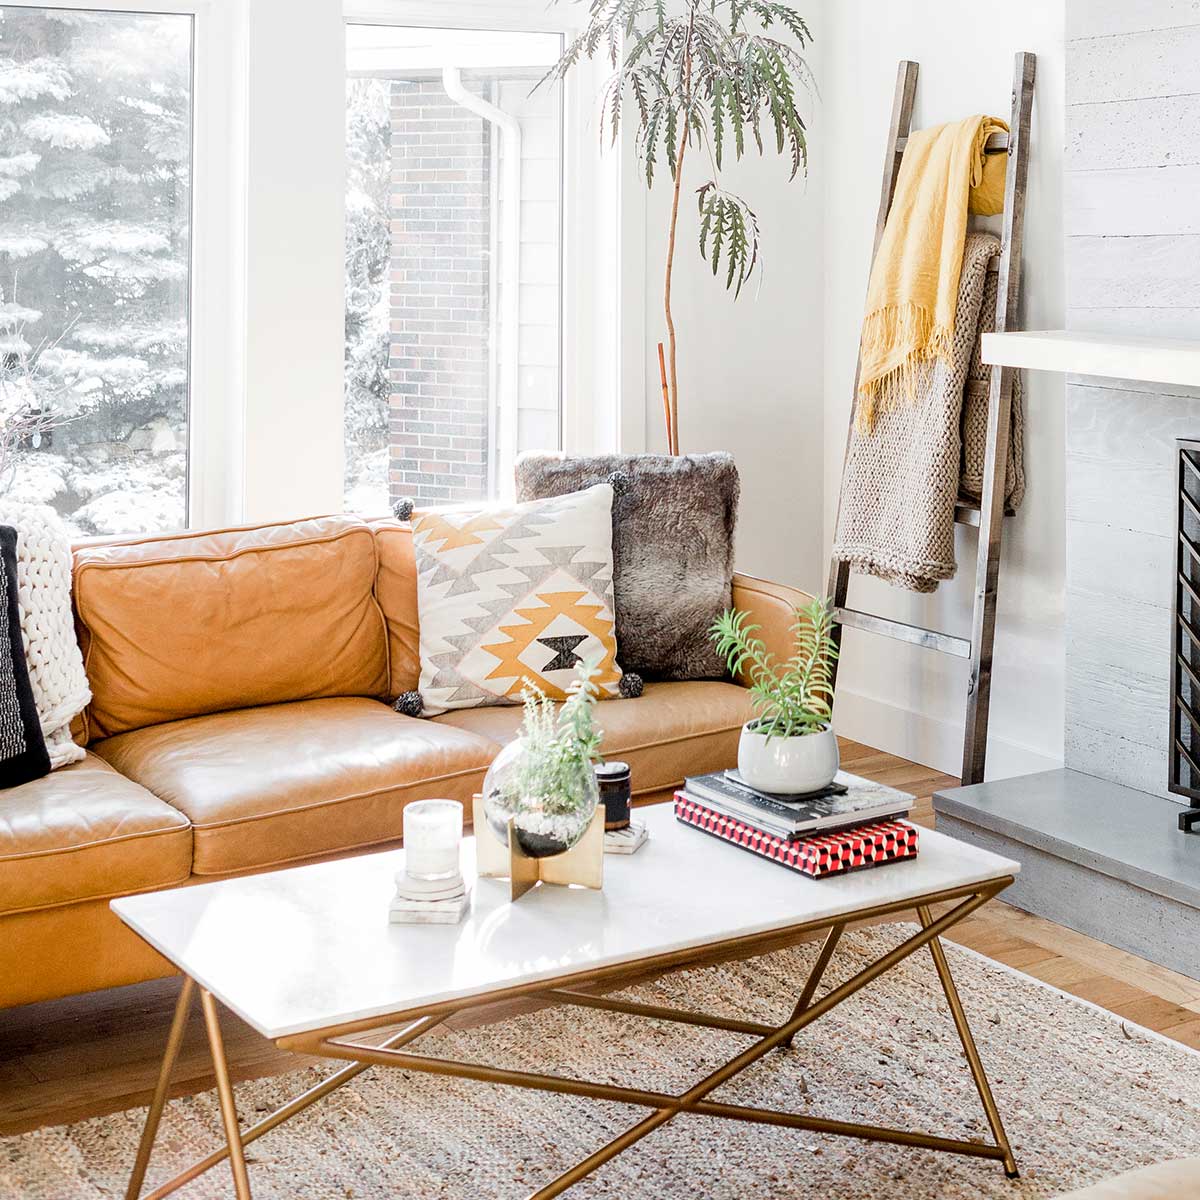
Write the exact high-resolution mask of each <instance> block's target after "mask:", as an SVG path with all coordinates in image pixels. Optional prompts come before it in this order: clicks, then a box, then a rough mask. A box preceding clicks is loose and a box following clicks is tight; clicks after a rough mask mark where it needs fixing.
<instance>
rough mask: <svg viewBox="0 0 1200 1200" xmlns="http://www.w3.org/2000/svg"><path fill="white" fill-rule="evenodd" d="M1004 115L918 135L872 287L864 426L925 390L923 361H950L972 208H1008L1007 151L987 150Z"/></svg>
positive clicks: (861, 403)
mask: <svg viewBox="0 0 1200 1200" xmlns="http://www.w3.org/2000/svg"><path fill="white" fill-rule="evenodd" d="M1007 130H1008V125H1007V124H1006V123H1005V122H1004V121H1001V120H1000V119H999V118H997V117H985V116H974V117H967V118H966V120H964V121H957V122H955V123H953V124H950V125H938V126H936V127H935V128H933V129H922V130H920V131H918V132H917V133H914V134H911V135H910V136H909V139H908V144H907V145H906V146H905V149H904V158H903V159H902V160H901V163H900V173H899V176H898V177H897V180H896V192H895V198H894V199H893V201H892V208H891V211H890V212H889V214H888V219H887V225H886V226H885V227H884V231H883V240H882V241H881V242H880V244H879V253H878V254H877V255H876V256H875V265H874V267H873V268H872V270H871V283H870V286H869V287H868V289H867V314H866V317H865V318H864V320H863V329H862V366H861V371H860V374H859V394H858V410H857V418H856V424H857V426H858V428H859V429H860V430H861V431H863V432H869V431H870V430H871V429H872V428H873V427H874V424H875V418H876V416H877V414H878V413H879V412H880V411H882V410H885V409H890V408H895V407H897V406H898V405H900V404H902V403H912V402H914V401H915V400H916V396H917V380H918V376H919V373H920V371H921V368H922V366H923V365H924V364H926V363H928V362H930V361H931V360H940V361H942V362H947V361H948V360H949V358H950V352H951V348H952V346H953V343H954V314H955V307H956V304H957V301H958V277H959V272H960V270H961V269H962V257H963V243H964V240H965V238H966V234H967V213H968V211H970V212H974V213H979V214H981V215H984V216H988V215H991V214H994V213H998V212H1001V211H1002V210H1003V208H1004V175H1005V167H1006V165H1007V162H1008V155H1007V154H985V153H984V146H985V144H986V143H987V139H988V137H989V136H990V135H991V134H993V133H999V132H1007Z"/></svg>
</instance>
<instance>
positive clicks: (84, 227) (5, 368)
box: [0, 7, 191, 533]
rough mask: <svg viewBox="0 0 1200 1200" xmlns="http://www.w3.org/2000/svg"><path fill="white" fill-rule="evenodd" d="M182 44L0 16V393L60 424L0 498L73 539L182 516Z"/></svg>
mask: <svg viewBox="0 0 1200 1200" xmlns="http://www.w3.org/2000/svg"><path fill="white" fill-rule="evenodd" d="M190 43H191V22H190V20H189V19H188V18H186V17H180V16H171V15H165V16H158V15H148V14H122V13H91V12H70V11H67V10H61V9H59V10H55V9H51V8H46V9H22V8H14V7H7V8H5V7H0V391H3V392H4V394H5V395H6V396H7V397H9V399H10V401H11V397H13V396H15V395H19V394H29V395H32V396H33V397H34V402H35V406H36V407H37V408H39V409H41V410H42V411H47V412H50V413H52V414H53V415H54V416H56V417H58V418H69V420H68V421H67V423H66V424H61V423H60V424H59V425H58V427H57V428H55V429H53V430H52V431H51V432H49V433H48V434H47V433H44V432H43V433H42V434H41V435H40V438H36V439H34V440H35V441H37V442H40V445H37V446H36V447H34V446H27V448H26V450H25V451H24V453H23V454H22V456H21V461H20V462H19V463H18V466H17V472H16V480H15V482H14V484H13V487H12V490H13V492H14V493H15V494H17V495H19V496H21V497H22V498H26V499H31V500H37V501H42V502H47V503H51V504H53V505H54V507H55V508H57V509H58V511H59V512H60V513H62V514H63V516H64V517H66V518H67V520H68V522H69V523H70V524H71V525H72V526H73V527H74V528H75V529H76V530H78V531H80V532H84V533H105V532H137V531H142V530H156V529H170V528H177V527H180V526H182V525H183V524H184V523H185V520H186V473H187V460H186V446H187V404H188V390H187V349H188V323H187V309H188V262H189V247H188V237H189V227H190V186H191V181H190V141H191V112H190V105H191V99H190V95H191V84H190V75H191V44H190ZM19 389H24V392H21V391H20V390H19ZM10 407H11V403H10Z"/></svg>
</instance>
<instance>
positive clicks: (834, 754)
mask: <svg viewBox="0 0 1200 1200" xmlns="http://www.w3.org/2000/svg"><path fill="white" fill-rule="evenodd" d="M752 723H753V722H747V723H746V724H745V725H743V726H742V736H741V740H740V741H739V742H738V773H739V774H740V775H741V777H742V778H743V779H744V780H745V781H746V782H747V783H748V784H749V785H750V786H751V787H752V788H757V789H758V790H759V791H760V792H781V793H791V794H796V793H799V792H816V791H819V790H820V789H821V788H823V787H827V786H828V785H829V784H831V783H832V782H833V777H834V776H835V775H836V774H837V773H838V767H839V766H840V765H841V759H840V757H839V755H838V743H837V736H836V735H835V734H834V732H833V730H832V729H830V728H826V729H823V730H822V731H821V732H820V733H806V734H804V735H803V736H802V737H773V738H768V737H767V736H766V735H765V734H762V733H755V732H754V731H753V730H752V729H751V728H750V725H751V724H752Z"/></svg>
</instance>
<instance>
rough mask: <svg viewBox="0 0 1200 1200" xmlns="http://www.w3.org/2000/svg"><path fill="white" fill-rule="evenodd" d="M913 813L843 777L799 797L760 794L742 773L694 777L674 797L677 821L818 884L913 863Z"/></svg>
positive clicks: (887, 792)
mask: <svg viewBox="0 0 1200 1200" xmlns="http://www.w3.org/2000/svg"><path fill="white" fill-rule="evenodd" d="M912 806H913V797H912V796H910V795H909V794H908V793H907V792H900V791H897V790H896V789H895V788H890V787H884V786H883V785H882V784H878V783H872V782H871V781H870V780H869V779H860V778H859V777H858V776H857V775H847V774H845V773H844V772H839V773H838V776H837V778H836V779H835V780H834V782H833V783H832V784H830V785H829V787H827V788H824V789H822V790H821V791H819V792H810V793H807V794H805V795H801V796H786V795H778V794H775V793H767V792H759V791H756V790H755V789H754V788H752V787H750V786H749V785H748V784H746V783H745V782H744V781H743V780H742V778H741V776H740V775H738V773H737V771H714V772H713V773H712V774H710V775H696V776H689V777H688V778H687V779H685V780H684V785H683V787H682V789H681V790H680V791H678V792H676V793H675V816H676V817H677V818H678V819H679V820H680V821H683V822H684V823H685V824H687V825H692V826H694V827H695V828H697V829H700V830H703V831H704V832H705V833H709V834H712V835H713V836H714V837H718V838H721V839H722V840H723V841H727V842H731V843H732V844H733V845H736V846H741V847H742V848H743V849H745V850H749V851H750V852H751V853H753V854H759V855H761V856H762V857H763V858H769V859H771V860H772V861H773V862H777V863H779V864H781V865H782V866H785V867H790V868H791V869H792V870H793V871H799V872H800V874H802V875H807V876H809V877H810V878H813V879H823V878H825V877H826V876H829V875H841V874H844V873H845V872H847V871H857V870H862V869H864V868H867V867H879V866H884V865H885V864H887V863H890V862H898V861H900V860H901V859H906V858H915V857H916V853H917V830H916V828H915V826H913V825H910V824H908V823H907V822H906V821H903V820H901V818H902V817H904V816H906V815H907V814H908V812H909V811H910V810H911V808H912Z"/></svg>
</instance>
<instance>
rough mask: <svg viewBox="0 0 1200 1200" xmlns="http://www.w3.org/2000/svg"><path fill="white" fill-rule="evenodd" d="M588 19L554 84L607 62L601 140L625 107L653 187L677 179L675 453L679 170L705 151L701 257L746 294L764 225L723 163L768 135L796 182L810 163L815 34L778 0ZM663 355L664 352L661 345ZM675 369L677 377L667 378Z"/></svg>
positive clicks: (594, 8) (688, 0) (631, 8)
mask: <svg viewBox="0 0 1200 1200" xmlns="http://www.w3.org/2000/svg"><path fill="white" fill-rule="evenodd" d="M575 2H576V3H586V4H587V6H588V18H587V24H586V26H585V28H584V29H583V31H582V32H581V33H580V34H579V35H578V36H577V37H576V38H575V39H574V40H573V41H572V42H571V43H570V45H569V46H568V47H567V49H566V52H565V53H564V54H563V56H562V58H561V59H560V60H559V62H558V64H557V65H556V66H555V67H554V68H553V69H552V70H551V71H550V73H549V74H548V75H547V77H546V78H547V80H550V81H553V80H560V79H563V78H564V77H565V76H566V75H567V74H568V73H569V72H570V71H571V69H572V68H573V67H575V66H576V65H577V64H578V63H580V62H581V61H583V60H584V59H591V58H595V57H597V56H602V57H604V58H606V59H607V60H608V61H609V62H610V63H611V65H612V68H613V72H612V75H611V77H610V78H609V80H608V82H607V84H606V86H605V89H604V93H603V107H602V113H603V119H602V121H601V137H602V138H604V137H605V136H606V134H607V136H608V137H609V138H611V140H612V141H613V142H614V143H615V141H616V139H617V137H618V136H619V133H620V129H621V122H622V118H623V116H624V113H625V111H626V109H627V108H628V106H629V104H630V103H632V105H633V107H634V111H635V113H636V120H637V148H638V152H639V155H640V157H641V160H642V164H643V167H644V170H645V176H646V186H647V187H652V186H653V184H654V177H655V172H656V170H657V169H658V168H659V166H660V164H661V162H662V161H663V160H665V162H666V166H667V170H668V172H669V173H670V176H671V180H672V183H673V192H672V197H671V209H670V223H669V226H668V230H667V261H666V272H665V277H664V282H663V311H664V315H665V317H666V325H667V363H668V364H669V367H668V368H667V369H666V370H665V371H664V379H663V396H664V400H665V403H666V419H667V438H668V442H669V445H670V449H671V452H672V453H673V454H678V453H679V382H678V374H677V371H676V337H675V321H674V318H673V317H672V313H671V281H672V276H673V273H674V267H675V238H676V232H677V230H678V226H679V210H680V197H681V193H682V186H683V165H684V160H685V158H686V157H687V153H688V150H689V149H692V148H693V147H694V148H695V149H696V150H699V151H703V152H704V154H705V155H706V158H707V162H708V168H709V178H708V179H707V180H705V181H704V182H703V183H702V184H701V185H700V186H699V187H698V188H697V189H696V198H697V206H698V239H699V246H700V253H701V255H702V256H703V257H704V259H705V260H706V261H707V262H708V263H709V264H710V265H711V267H712V271H713V274H714V275H717V274H718V273H719V272H720V270H721V269H722V267H723V268H724V272H725V287H726V288H727V289H729V290H732V291H733V292H734V294H735V296H736V295H739V294H740V293H741V290H742V286H743V285H744V284H745V283H746V281H747V280H748V279H749V278H750V276H751V275H752V274H753V272H754V270H755V268H756V267H757V266H758V265H759V262H760V255H759V249H760V248H759V225H758V218H757V217H756V216H755V213H754V210H753V209H752V208H751V207H750V206H749V204H747V202H746V201H745V200H743V199H742V197H740V196H738V195H735V194H734V193H732V192H730V191H728V190H727V189H725V188H724V187H723V186H722V184H721V168H722V166H723V164H724V162H725V161H726V159H727V158H728V157H729V155H730V153H732V155H733V157H734V158H735V159H740V158H741V157H742V155H743V154H745V152H746V150H747V147H748V145H749V144H751V143H752V144H753V145H754V146H756V147H757V149H758V151H759V153H760V154H761V153H762V152H763V149H764V138H765V139H766V140H767V142H770V140H771V139H773V140H774V145H775V150H776V151H777V153H779V154H780V155H785V156H786V157H787V160H788V162H789V166H790V169H791V174H790V176H789V178H790V179H795V177H796V176H797V174H799V173H800V172H801V171H806V170H807V165H808V146H807V142H806V139H805V125H804V120H803V118H802V116H801V114H800V108H799V101H800V93H801V92H802V91H804V90H811V89H812V73H811V71H810V69H809V67H808V63H807V62H806V61H805V59H804V56H803V54H802V53H801V51H802V50H803V49H804V48H805V47H806V46H807V45H808V44H809V43H810V42H811V40H812V35H811V33H810V32H809V29H808V26H807V25H806V24H805V22H804V18H803V17H801V16H800V14H799V13H798V12H796V10H795V9H793V8H792V7H791V6H790V5H787V4H783V3H777V2H776V0H575ZM660 362H661V347H660ZM667 371H669V374H668V373H667Z"/></svg>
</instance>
